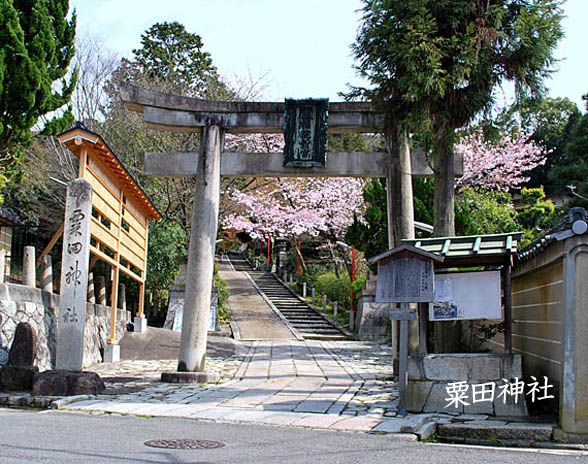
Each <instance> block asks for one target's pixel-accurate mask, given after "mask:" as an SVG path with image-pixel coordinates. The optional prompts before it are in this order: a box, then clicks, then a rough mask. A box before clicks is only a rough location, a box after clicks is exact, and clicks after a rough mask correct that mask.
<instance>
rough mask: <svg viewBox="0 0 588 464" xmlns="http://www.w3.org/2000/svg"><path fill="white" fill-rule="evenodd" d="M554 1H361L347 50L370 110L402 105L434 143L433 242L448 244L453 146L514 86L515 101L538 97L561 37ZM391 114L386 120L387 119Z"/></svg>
mask: <svg viewBox="0 0 588 464" xmlns="http://www.w3.org/2000/svg"><path fill="white" fill-rule="evenodd" d="M560 4H561V1H560V0H405V1H395V0H364V8H363V19H362V24H361V27H360V30H359V33H358V36H357V40H356V43H355V45H354V46H353V50H354V54H355V57H356V58H357V59H358V60H359V63H358V66H357V68H358V70H359V72H360V74H361V75H363V76H364V77H366V78H367V79H368V80H369V82H370V83H371V84H372V85H373V86H374V89H373V90H371V95H372V96H373V98H375V99H376V101H380V102H382V101H384V102H391V103H392V104H396V103H397V102H400V106H399V108H400V114H404V113H406V112H407V110H408V113H409V115H410V116H409V118H410V120H411V121H412V122H413V123H414V125H413V127H414V128H417V127H418V129H419V131H420V132H422V133H423V135H425V136H426V138H427V140H429V142H430V143H431V145H432V147H433V152H434V160H433V165H434V170H435V234H436V235H438V236H440V235H453V234H454V232H455V224H454V223H455V216H454V208H453V206H452V205H453V204H454V168H453V160H454V148H453V145H454V142H455V133H456V129H459V128H461V127H464V126H466V125H467V124H468V123H470V122H471V121H472V120H473V119H474V118H475V117H476V116H477V115H478V114H479V113H480V112H483V111H488V110H489V109H490V108H491V107H492V104H493V91H494V89H495V88H496V87H497V86H499V85H500V84H501V83H503V82H504V81H514V83H515V90H516V94H517V96H519V97H522V96H525V95H540V94H542V92H543V90H544V88H543V85H542V81H543V78H544V77H546V75H547V74H548V73H549V68H550V66H551V64H552V62H553V56H552V52H553V49H554V47H555V45H556V44H557V41H558V40H559V38H560V37H561V36H562V30H561V27H560V20H561V9H560V8H559V6H560ZM394 111H395V110H394V108H393V107H392V105H388V109H387V112H389V113H391V112H394Z"/></svg>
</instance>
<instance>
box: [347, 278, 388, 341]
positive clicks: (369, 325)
mask: <svg viewBox="0 0 588 464" xmlns="http://www.w3.org/2000/svg"><path fill="white" fill-rule="evenodd" d="M377 280H378V276H372V275H368V279H367V280H366V282H365V284H364V286H363V288H362V289H361V293H360V294H359V297H358V306H357V315H356V319H355V323H356V326H357V331H356V332H357V338H359V339H360V340H365V341H373V342H378V343H386V342H388V341H390V337H391V332H390V322H389V320H390V310H389V309H388V308H387V307H386V308H384V307H383V306H382V305H380V306H377V305H375V306H373V305H371V304H370V303H373V302H374V301H375V298H376V284H377Z"/></svg>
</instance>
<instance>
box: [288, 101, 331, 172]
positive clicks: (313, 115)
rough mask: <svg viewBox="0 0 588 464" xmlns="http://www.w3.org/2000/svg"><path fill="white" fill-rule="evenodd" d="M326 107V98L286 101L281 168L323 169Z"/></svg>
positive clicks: (325, 145)
mask: <svg viewBox="0 0 588 464" xmlns="http://www.w3.org/2000/svg"><path fill="white" fill-rule="evenodd" d="M328 108H329V100H328V98H316V99H315V98H308V99H304V100H295V99H291V98H287V99H286V113H285V115H284V142H285V146H284V166H285V167H297V168H310V167H316V166H318V167H325V164H326V161H327V156H326V154H327V118H328Z"/></svg>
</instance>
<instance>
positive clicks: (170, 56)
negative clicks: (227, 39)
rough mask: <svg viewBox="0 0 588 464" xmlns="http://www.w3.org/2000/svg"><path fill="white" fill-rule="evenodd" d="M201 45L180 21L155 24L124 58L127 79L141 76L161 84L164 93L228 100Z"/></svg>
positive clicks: (196, 37)
mask: <svg viewBox="0 0 588 464" xmlns="http://www.w3.org/2000/svg"><path fill="white" fill-rule="evenodd" d="M203 47H204V44H203V42H202V38H201V37H200V36H199V35H198V34H194V33H191V32H188V31H187V30H186V28H185V27H184V25H183V24H180V23H178V22H172V23H169V22H163V23H155V24H154V25H153V26H151V27H150V28H149V29H147V30H146V31H145V33H144V34H143V35H142V36H141V48H138V49H134V50H133V59H132V60H131V61H127V60H123V69H125V68H126V72H127V73H128V74H127V80H131V81H133V80H135V81H136V80H137V77H139V76H142V77H145V78H147V79H148V80H150V81H151V82H152V83H156V84H164V91H166V92H170V93H175V94H178V95H185V96H189V97H197V98H205V99H208V100H213V99H231V98H230V97H231V95H230V94H231V92H230V91H229V90H228V88H227V86H226V85H225V84H224V83H223V82H222V81H221V79H220V76H219V75H218V72H217V69H216V67H215V66H214V65H213V64H212V57H211V56H210V53H208V52H205V51H204V50H203ZM142 85H143V83H142ZM233 97H234V96H233Z"/></svg>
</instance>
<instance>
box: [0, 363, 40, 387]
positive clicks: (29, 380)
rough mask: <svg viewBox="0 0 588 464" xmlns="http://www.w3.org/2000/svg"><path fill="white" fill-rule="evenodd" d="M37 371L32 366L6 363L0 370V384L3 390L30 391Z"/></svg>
mask: <svg viewBox="0 0 588 464" xmlns="http://www.w3.org/2000/svg"><path fill="white" fill-rule="evenodd" d="M37 372H39V369H38V368H37V367H33V366H11V365H8V366H6V367H4V368H3V369H2V371H0V386H1V387H2V390H3V391H31V390H32V389H33V382H34V378H35V374H36V373H37Z"/></svg>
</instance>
